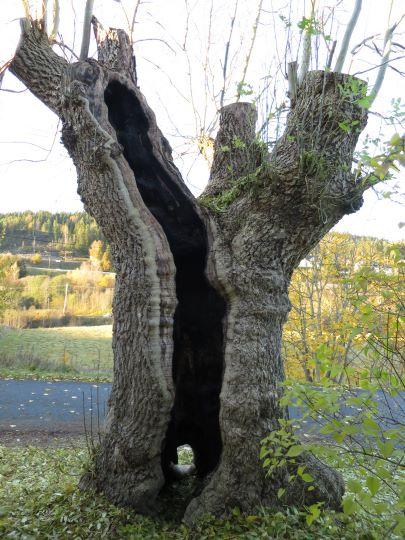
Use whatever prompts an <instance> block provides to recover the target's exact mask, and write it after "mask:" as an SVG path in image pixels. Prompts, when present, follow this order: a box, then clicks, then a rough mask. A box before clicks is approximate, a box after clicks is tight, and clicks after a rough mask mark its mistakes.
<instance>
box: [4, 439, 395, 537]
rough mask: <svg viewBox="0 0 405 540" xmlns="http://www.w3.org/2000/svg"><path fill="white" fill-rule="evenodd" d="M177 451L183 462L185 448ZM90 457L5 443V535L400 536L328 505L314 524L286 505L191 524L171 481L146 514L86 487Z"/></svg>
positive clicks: (82, 451) (375, 520) (75, 450)
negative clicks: (82, 481) (158, 509)
mask: <svg viewBox="0 0 405 540" xmlns="http://www.w3.org/2000/svg"><path fill="white" fill-rule="evenodd" d="M179 457H180V461H182V456H181V454H180V456H179ZM186 458H187V456H186ZM184 461H188V459H184ZM88 462H89V461H88V453H87V450H86V448H84V447H83V446H76V447H73V446H72V447H71V448H34V447H28V448H7V447H4V446H0V537H1V538H21V539H23V538H24V539H28V538H42V539H55V538H76V539H79V540H80V539H83V540H84V539H88V538H91V539H99V538H109V539H110V538H118V539H119V538H127V539H132V540H136V539H139V540H144V539H149V538H151V539H152V538H154V539H161V540H166V539H168V540H170V539H179V540H180V539H184V540H197V539H198V540H202V539H224V540H225V539H227V540H231V539H232V540H235V539H238V538H239V539H244V540H254V539H275V540H277V539H280V540H281V539H291V540H318V539H323V540H332V539H333V540H335V539H336V540H338V539H339V540H355V539H359V540H360V539H362V540H378V539H382V538H392V539H393V538H398V536H395V534H392V531H391V532H390V531H387V529H386V528H385V527H384V522H383V520H382V519H381V518H380V517H379V516H377V517H367V516H366V515H363V514H361V513H360V514H357V515H356V516H345V515H343V514H339V513H335V512H331V511H324V512H321V515H320V516H319V518H318V519H317V520H316V521H315V522H313V523H312V524H311V525H308V524H307V522H306V513H305V512H300V511H298V510H295V509H293V508H292V509H291V508H290V509H285V510H284V511H283V512H280V511H278V512H276V511H272V510H271V509H266V508H260V509H258V510H257V512H255V514H254V515H249V516H245V515H243V514H241V513H240V512H239V511H238V510H236V509H235V510H234V511H233V514H232V517H231V518H230V519H227V520H215V519H213V518H209V517H207V518H206V519H205V520H204V521H202V522H201V523H199V524H197V525H196V526H195V528H194V529H190V528H188V527H186V526H185V525H184V524H182V523H181V518H180V514H179V511H178V510H177V508H178V507H179V499H180V498H181V490H182V489H183V496H184V491H186V486H185V485H184V484H183V482H182V483H181V484H174V486H173V487H171V488H166V490H165V491H164V492H163V493H162V495H161V498H162V501H161V502H162V503H163V505H164V506H165V507H166V508H168V507H169V506H170V511H169V510H167V511H166V513H165V515H159V516H157V517H156V518H150V517H143V516H140V515H137V514H136V513H135V512H134V511H133V510H131V509H128V508H117V507H116V506H113V505H112V504H110V503H109V502H108V501H106V499H104V498H103V497H102V496H100V495H96V494H94V493H89V492H88V493H83V492H80V491H79V490H78V488H77V482H78V479H79V478H80V475H81V471H82V470H83V467H88ZM342 472H343V473H344V471H342ZM352 474H353V472H352ZM184 482H186V481H184ZM176 486H177V487H176ZM387 533H388V534H387Z"/></svg>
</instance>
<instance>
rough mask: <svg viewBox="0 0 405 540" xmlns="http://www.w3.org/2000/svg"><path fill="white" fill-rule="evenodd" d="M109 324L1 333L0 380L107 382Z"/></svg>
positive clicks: (108, 373) (7, 330) (110, 365)
mask: <svg viewBox="0 0 405 540" xmlns="http://www.w3.org/2000/svg"><path fill="white" fill-rule="evenodd" d="M111 332H112V327H111V325H107V326H77V327H74V326H72V327H62V328H38V329H26V330H15V329H4V328H3V329H1V330H0V377H2V378H24V379H26V378H30V379H46V378H51V379H69V380H90V381H91V380H95V379H97V380H99V381H110V380H111V378H112V363H113V360H112V349H111Z"/></svg>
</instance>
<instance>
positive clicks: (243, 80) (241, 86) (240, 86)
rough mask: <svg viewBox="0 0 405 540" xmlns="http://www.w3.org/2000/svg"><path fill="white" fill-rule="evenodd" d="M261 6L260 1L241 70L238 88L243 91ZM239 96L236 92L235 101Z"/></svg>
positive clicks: (239, 92)
mask: <svg viewBox="0 0 405 540" xmlns="http://www.w3.org/2000/svg"><path fill="white" fill-rule="evenodd" d="M262 5H263V0H260V2H259V6H258V9H257V15H256V20H255V23H254V25H253V34H252V41H251V42H250V48H249V52H248V54H247V56H246V60H245V66H244V68H243V74H242V79H241V81H240V83H239V88H240V89H243V85H244V84H245V79H246V73H247V70H248V67H249V64H250V59H251V57H252V51H253V47H254V44H255V41H256V36H257V27H258V26H259V20H260V15H261V12H262ZM240 96H241V91H240V90H238V94H237V96H236V101H239V99H240Z"/></svg>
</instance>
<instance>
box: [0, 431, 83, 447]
mask: <svg viewBox="0 0 405 540" xmlns="http://www.w3.org/2000/svg"><path fill="white" fill-rule="evenodd" d="M0 445H3V446H10V447H16V446H38V447H41V448H45V447H50V448H69V447H77V446H85V445H86V437H85V436H84V435H83V433H74V432H73V433H72V432H66V431H41V430H35V431H16V430H2V431H1V432H0Z"/></svg>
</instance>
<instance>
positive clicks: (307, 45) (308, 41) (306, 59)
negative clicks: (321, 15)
mask: <svg viewBox="0 0 405 540" xmlns="http://www.w3.org/2000/svg"><path fill="white" fill-rule="evenodd" d="M315 3H316V0H311V16H310V20H311V23H310V25H309V27H308V28H306V29H305V30H304V42H303V50H302V60H301V65H300V70H299V74H298V82H299V83H300V84H301V83H302V81H303V79H304V77H305V75H306V74H307V73H308V70H309V63H310V61H311V48H312V28H311V26H312V24H313V21H314V17H315Z"/></svg>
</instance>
